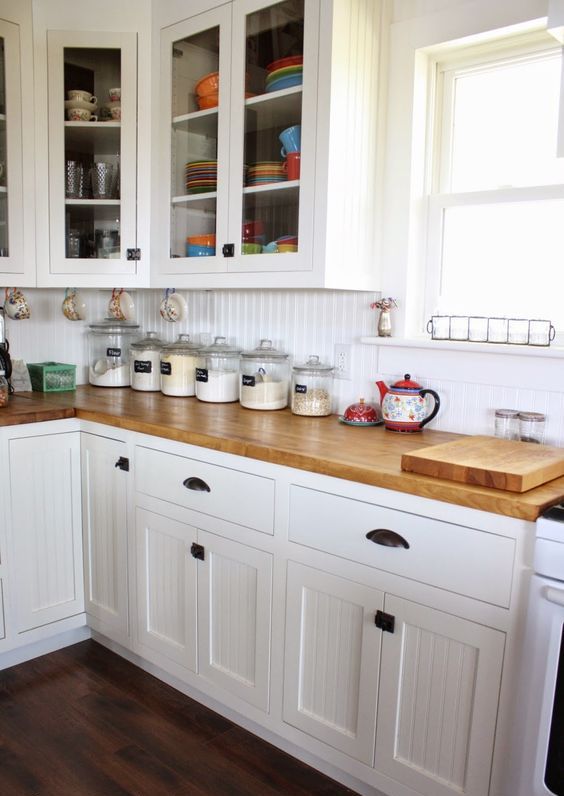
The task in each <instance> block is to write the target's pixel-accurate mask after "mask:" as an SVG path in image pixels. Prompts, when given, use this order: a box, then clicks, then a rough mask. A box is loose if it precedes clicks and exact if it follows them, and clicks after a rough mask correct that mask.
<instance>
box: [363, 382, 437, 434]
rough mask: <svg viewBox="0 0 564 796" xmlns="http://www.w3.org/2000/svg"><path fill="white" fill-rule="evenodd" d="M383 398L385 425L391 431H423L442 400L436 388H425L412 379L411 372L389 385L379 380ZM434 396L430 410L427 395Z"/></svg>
mask: <svg viewBox="0 0 564 796" xmlns="http://www.w3.org/2000/svg"><path fill="white" fill-rule="evenodd" d="M376 386H377V387H378V389H379V390H380V397H381V399H382V417H383V419H384V425H385V427H386V428H388V429H390V431H421V429H422V428H423V426H425V425H427V423H429V422H430V421H431V420H432V419H433V418H434V417H435V416H436V414H437V412H438V411H439V407H440V405H441V400H440V398H439V396H438V395H437V393H436V392H435V391H434V390H424V389H422V388H421V385H420V384H417V382H416V381H412V380H411V377H410V375H409V373H406V374H405V376H404V378H403V379H401V380H400V381H397V382H396V383H395V384H392V386H391V387H388V386H387V385H386V384H384V382H383V381H377V382H376ZM427 395H430V396H431V397H432V398H433V402H434V405H433V407H432V409H431V410H430V411H429V407H428V404H427V401H426V398H425V396H427Z"/></svg>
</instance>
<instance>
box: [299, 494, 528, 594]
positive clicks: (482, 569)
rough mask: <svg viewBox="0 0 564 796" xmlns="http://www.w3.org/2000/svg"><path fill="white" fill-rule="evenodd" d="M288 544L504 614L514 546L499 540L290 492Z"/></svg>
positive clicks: (356, 502)
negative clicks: (488, 605) (449, 593)
mask: <svg viewBox="0 0 564 796" xmlns="http://www.w3.org/2000/svg"><path fill="white" fill-rule="evenodd" d="M372 531H375V532H376V533H375V534H371V532H372ZM380 531H387V532H390V531H391V532H392V533H391V534H390V533H381V532H380ZM379 532H380V533H379ZM367 534H371V535H372V536H374V537H375V541H372V540H371V539H369V538H367ZM396 535H399V536H400V537H401V538H402V539H403V540H404V541H405V543H406V544H407V545H409V547H405V546H403V543H402V542H401V539H398V538H397V536H396ZM290 540H291V541H292V542H298V543H299V544H303V545H307V546H308V547H312V548H315V549H316V550H322V551H323V552H327V553H333V554H335V555H338V556H342V557H343V558H348V559H350V560H352V561H357V562H359V563H360V564H365V565H367V566H371V567H376V568H378V569H381V570H385V571H386V572H391V573H393V574H396V575H401V576H403V577H406V578H411V579H413V580H417V581H420V582H421V583H426V584H428V585H430V586H437V587H439V588H441V589H448V590H449V591H453V592H456V593H457V594H463V595H466V596H468V597H474V598H476V599H479V600H484V601H485V602H489V603H492V604H494V605H500V606H503V607H507V606H509V601H510V597H511V581H512V575H513V561H514V555H515V542H514V540H513V539H509V538H506V537H504V536H498V535H496V534H491V533H484V532H483V531H478V530H475V529H474V528H465V527H463V526H461V525H451V524H449V523H446V522H440V521H438V520H431V519H428V518H426V517H422V516H419V515H417V514H408V513H404V512H401V511H396V510H394V509H388V508H384V507H382V506H378V505H375V504H372V503H365V502H362V501H359V500H352V499H350V498H344V497H339V496H337V495H332V494H329V493H326V492H318V491H316V490H312V489H306V488H304V487H300V486H295V485H293V486H292V487H291V491H290ZM377 542H379V543H377ZM386 543H392V544H399V546H398V547H392V546H386Z"/></svg>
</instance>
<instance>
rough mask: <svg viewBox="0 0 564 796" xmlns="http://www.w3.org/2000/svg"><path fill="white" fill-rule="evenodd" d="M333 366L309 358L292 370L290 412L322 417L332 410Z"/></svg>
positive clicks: (315, 358)
mask: <svg viewBox="0 0 564 796" xmlns="http://www.w3.org/2000/svg"><path fill="white" fill-rule="evenodd" d="M333 370H334V368H333V366H332V365H329V364H326V363H324V362H321V361H320V359H319V357H318V356H317V355H312V356H310V357H309V358H308V359H307V360H306V362H304V363H303V364H301V365H294V367H293V368H292V412H293V413H294V414H295V415H308V416H317V417H322V416H324V415H330V414H331V409H332V392H333Z"/></svg>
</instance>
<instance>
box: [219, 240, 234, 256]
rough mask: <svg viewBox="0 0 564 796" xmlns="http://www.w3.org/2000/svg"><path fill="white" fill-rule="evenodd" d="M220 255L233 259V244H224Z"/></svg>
mask: <svg viewBox="0 0 564 796" xmlns="http://www.w3.org/2000/svg"><path fill="white" fill-rule="evenodd" d="M221 253H222V254H223V256H224V257H235V244H234V243H224V244H223V248H222V250H221Z"/></svg>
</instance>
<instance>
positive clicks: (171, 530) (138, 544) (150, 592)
mask: <svg viewBox="0 0 564 796" xmlns="http://www.w3.org/2000/svg"><path fill="white" fill-rule="evenodd" d="M196 534H197V531H196V529H195V528H192V527H191V526H190V525H186V524H184V523H182V522H178V521H176V520H173V519H170V518H169V517H164V516H162V515H161V514H156V513H155V512H153V511H148V510H147V509H142V508H139V507H137V509H136V519H135V557H136V561H137V636H138V639H139V641H140V642H141V644H143V645H145V646H147V647H148V648H149V649H152V650H154V651H155V652H157V653H159V654H161V655H163V656H165V657H166V658H169V659H170V660H172V661H174V662H175V663H178V664H180V665H181V666H184V667H186V668H187V669H190V670H192V671H193V672H196V671H197V668H198V656H197V643H198V642H197V618H196V616H197V615H196V604H197V603H196V601H197V574H198V573H197V566H196V565H197V561H196V559H195V558H193V556H192V555H191V553H190V548H191V545H192V543H193V542H194V541H195V539H196Z"/></svg>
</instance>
